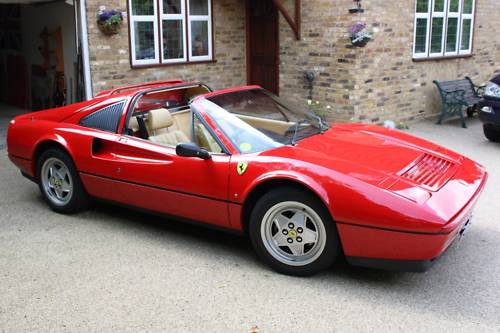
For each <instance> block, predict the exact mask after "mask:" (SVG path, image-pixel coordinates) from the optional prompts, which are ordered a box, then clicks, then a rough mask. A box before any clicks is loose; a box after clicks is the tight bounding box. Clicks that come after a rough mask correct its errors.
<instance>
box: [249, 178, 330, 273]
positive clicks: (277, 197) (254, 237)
mask: <svg viewBox="0 0 500 333" xmlns="http://www.w3.org/2000/svg"><path fill="white" fill-rule="evenodd" d="M286 202H298V203H300V204H303V205H305V206H308V207H309V208H311V209H312V210H313V211H314V212H315V213H316V214H317V215H318V216H319V217H320V218H321V223H322V224H323V226H324V230H325V237H326V243H325V244H324V248H323V250H322V251H321V252H320V251H318V254H317V255H319V256H318V257H317V258H316V259H315V260H314V261H313V262H310V263H307V264H305V265H300V266H296V265H289V264H286V263H283V262H282V261H280V260H278V259H276V258H275V257H273V254H271V252H270V251H269V250H268V248H266V245H265V244H264V242H266V240H264V239H263V236H262V232H261V228H263V227H262V224H263V223H265V221H264V218H265V216H266V213H267V212H268V211H270V210H271V209H272V208H273V207H275V206H276V205H278V204H281V203H286ZM248 232H249V235H250V239H251V242H252V245H253V247H254V249H255V252H256V253H257V255H258V256H259V257H260V259H261V260H262V261H264V262H265V263H267V264H268V265H269V266H270V267H271V268H273V269H274V270H275V271H277V272H279V273H283V274H287V275H295V276H311V275H314V274H316V273H319V272H321V271H323V270H325V269H327V268H329V267H330V266H331V265H332V264H333V263H334V262H335V260H336V259H337V256H338V254H339V250H340V241H339V237H338V233H337V228H336V226H335V223H334V221H333V219H332V217H331V216H330V213H329V212H328V210H327V209H326V208H325V207H324V205H323V204H322V203H321V202H320V201H319V200H318V199H317V198H316V197H314V196H312V195H311V194H309V193H307V192H305V191H301V190H298V189H295V188H279V189H276V190H272V191H270V192H268V193H266V194H265V195H263V196H262V197H261V198H260V199H259V201H258V202H257V204H256V205H255V207H254V209H253V211H252V213H251V216H250V224H249V229H248Z"/></svg>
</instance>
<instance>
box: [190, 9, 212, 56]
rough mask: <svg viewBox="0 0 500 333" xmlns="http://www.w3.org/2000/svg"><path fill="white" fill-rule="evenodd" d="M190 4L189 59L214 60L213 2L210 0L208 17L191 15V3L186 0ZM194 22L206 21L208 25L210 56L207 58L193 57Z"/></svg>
mask: <svg viewBox="0 0 500 333" xmlns="http://www.w3.org/2000/svg"><path fill="white" fill-rule="evenodd" d="M186 1H187V3H188V19H189V25H188V33H189V41H188V43H189V58H190V59H191V60H192V61H207V60H211V59H212V40H213V38H212V6H211V0H208V3H207V5H208V15H191V7H190V1H189V0H186ZM194 21H202V22H203V21H205V22H207V24H208V55H206V56H194V55H193V43H192V40H191V38H192V37H193V36H192V34H191V24H192V23H193V22H194Z"/></svg>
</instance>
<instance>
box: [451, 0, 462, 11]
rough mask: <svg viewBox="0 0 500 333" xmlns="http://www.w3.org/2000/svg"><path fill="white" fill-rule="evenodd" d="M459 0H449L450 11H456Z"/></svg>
mask: <svg viewBox="0 0 500 333" xmlns="http://www.w3.org/2000/svg"><path fill="white" fill-rule="evenodd" d="M459 4H460V0H450V12H453V13H457V12H458V8H459Z"/></svg>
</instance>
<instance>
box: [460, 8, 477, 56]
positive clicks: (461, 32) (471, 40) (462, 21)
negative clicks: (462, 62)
mask: <svg viewBox="0 0 500 333" xmlns="http://www.w3.org/2000/svg"><path fill="white" fill-rule="evenodd" d="M461 2H462V3H463V1H461ZM462 8H463V7H462ZM461 13H462V12H461ZM475 13H476V0H472V13H470V14H465V13H462V15H461V18H460V20H459V22H460V39H459V47H458V51H459V52H460V54H471V53H472V43H473V41H474V17H475ZM466 19H470V25H471V31H470V36H469V48H468V49H467V50H462V34H463V31H462V27H463V23H464V20H466Z"/></svg>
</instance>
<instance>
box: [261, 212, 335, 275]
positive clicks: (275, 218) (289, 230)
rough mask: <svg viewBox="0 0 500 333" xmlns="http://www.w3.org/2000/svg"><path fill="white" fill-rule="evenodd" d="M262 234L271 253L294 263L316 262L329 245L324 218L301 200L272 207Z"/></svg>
mask: <svg viewBox="0 0 500 333" xmlns="http://www.w3.org/2000/svg"><path fill="white" fill-rule="evenodd" d="M261 234H262V236H263V237H264V240H265V242H264V243H265V244H264V245H265V246H266V248H267V249H268V251H269V252H270V254H271V255H272V256H273V257H275V258H276V259H278V260H279V261H281V262H283V263H286V264H289V265H293V266H302V265H306V264H308V263H309V262H312V261H314V260H315V259H316V258H317V257H318V256H319V255H321V252H322V251H323V248H324V246H325V236H324V235H325V230H324V226H323V224H322V221H321V218H320V217H319V216H318V214H317V213H316V212H315V211H314V210H312V209H311V208H310V207H308V206H306V205H304V204H302V203H299V202H282V203H279V204H277V205H275V206H274V207H272V208H270V209H269V210H268V212H267V213H266V214H265V216H264V219H263V224H262V227H261Z"/></svg>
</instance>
